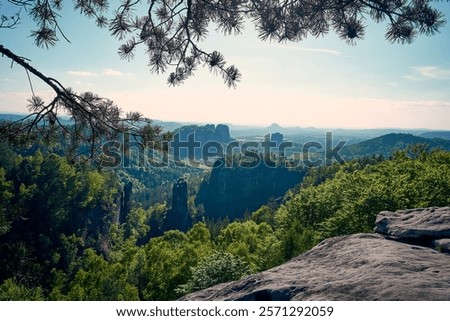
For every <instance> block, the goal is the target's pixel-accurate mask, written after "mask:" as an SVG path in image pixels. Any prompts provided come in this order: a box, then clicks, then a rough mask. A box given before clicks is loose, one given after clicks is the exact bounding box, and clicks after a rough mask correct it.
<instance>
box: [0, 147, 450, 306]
mask: <svg viewBox="0 0 450 321" xmlns="http://www.w3.org/2000/svg"><path fill="white" fill-rule="evenodd" d="M121 175H122V176H123V175H124V174H123V173H122V174H121V173H119V172H117V171H111V170H108V171H107V170H104V169H102V168H97V167H95V166H93V165H91V164H90V163H89V162H79V161H78V162H73V161H71V160H70V159H69V158H66V157H64V156H63V155H58V154H56V153H53V152H52V151H51V150H45V149H42V148H35V149H33V150H32V151H30V150H19V149H17V148H13V147H11V146H9V145H8V144H6V143H2V144H1V145H0V300H174V299H177V298H179V297H181V296H182V295H184V294H187V293H189V292H192V291H195V290H198V289H202V288H206V287H209V286H211V285H213V284H216V283H219V282H224V281H229V280H235V279H239V278H241V277H243V276H245V275H248V274H251V273H255V272H258V271H262V270H266V269H268V268H270V267H273V266H276V265H278V264H281V263H283V262H285V261H287V260H289V259H291V258H292V257H294V256H296V255H298V254H299V253H302V252H304V251H306V250H309V249H310V248H312V247H313V246H314V245H316V244H318V243H319V242H321V241H322V240H324V239H325V238H328V237H332V236H337V235H345V234H351V233H358V232H370V231H372V230H373V227H374V220H375V215H376V214H377V213H378V212H379V211H382V210H398V209H405V208H412V207H425V206H448V205H450V152H447V151H442V150H432V151H428V150H427V149H425V148H423V147H422V146H412V147H408V148H407V149H404V150H398V151H396V152H395V153H394V154H393V155H392V156H391V157H390V158H387V159H385V158H384V157H364V158H361V159H358V160H352V161H349V162H347V163H345V164H334V165H333V166H328V167H320V168H315V169H310V170H309V171H308V173H307V175H306V176H305V178H304V179H303V181H302V183H301V184H300V185H299V186H297V187H296V188H294V189H291V190H290V191H289V192H288V193H287V194H286V195H285V196H284V198H283V200H282V202H281V203H280V202H275V201H274V200H273V199H271V200H269V201H268V203H267V204H266V205H263V206H262V207H260V208H259V209H257V210H255V211H253V212H251V213H247V214H246V215H245V216H244V217H242V218H239V219H236V220H234V221H229V220H226V219H225V220H222V221H220V222H219V221H209V220H208V219H207V217H201V215H200V218H199V219H198V220H197V221H196V223H195V224H194V225H193V226H192V227H191V228H190V229H189V230H187V231H185V232H182V231H179V230H169V231H166V232H165V233H164V234H163V235H161V236H158V237H149V233H150V225H151V224H150V222H151V221H152V219H155V217H156V218H157V217H161V216H163V215H164V213H165V212H167V202H162V203H161V202H156V203H155V204H153V205H151V204H146V205H145V206H143V204H142V203H141V202H139V197H138V198H136V199H134V200H131V201H130V202H131V205H130V208H129V211H128V212H127V213H126V216H125V217H124V218H123V219H121V218H120V216H121V211H123V208H122V209H121V207H122V206H123V199H122V198H123V177H121ZM127 175H129V174H127ZM191 176H195V175H191ZM134 177H135V178H134V179H135V180H137V178H136V177H138V175H134ZM196 177H197V178H195V179H193V181H194V182H196V183H195V184H194V185H195V186H197V187H198V186H199V185H200V179H199V178H198V177H199V176H196ZM157 179H160V177H157ZM144 185H145V184H143V186H144ZM195 192H196V190H195V188H194V189H193V190H192V191H191V192H190V194H191V195H190V196H189V197H190V207H192V209H191V212H195V210H196V208H195V205H193V204H194V198H195ZM122 214H123V213H122ZM191 214H192V215H193V214H198V213H191Z"/></svg>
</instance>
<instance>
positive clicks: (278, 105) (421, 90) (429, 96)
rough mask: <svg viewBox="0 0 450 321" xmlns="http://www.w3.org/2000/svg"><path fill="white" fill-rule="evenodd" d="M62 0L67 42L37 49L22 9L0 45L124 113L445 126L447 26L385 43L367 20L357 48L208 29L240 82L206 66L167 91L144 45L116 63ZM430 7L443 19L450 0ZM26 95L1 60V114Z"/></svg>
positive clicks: (102, 37)
mask: <svg viewBox="0 0 450 321" xmlns="http://www.w3.org/2000/svg"><path fill="white" fill-rule="evenodd" d="M66 2H67V3H66V6H67V7H66V8H65V10H64V11H63V13H62V19H61V27H62V29H63V30H64V32H65V34H66V35H67V37H68V38H69V39H70V41H71V43H70V44H69V43H67V42H65V41H64V40H61V41H60V42H59V43H58V45H57V46H56V47H54V48H51V49H49V50H46V49H40V48H37V47H35V46H34V45H33V40H32V38H30V37H28V35H29V33H30V29H33V26H32V23H31V22H30V21H29V18H28V17H26V16H24V15H22V16H23V18H24V19H23V20H22V23H21V25H19V26H18V27H17V28H16V29H15V30H4V29H3V30H2V29H0V44H3V45H4V46H5V47H7V48H9V49H11V50H12V51H14V52H15V53H16V54H18V55H21V56H24V57H27V58H29V59H31V64H32V65H33V66H35V67H36V68H37V69H39V70H41V71H42V72H43V73H45V74H46V75H48V76H51V77H53V78H56V79H58V80H60V81H61V83H63V84H64V85H66V86H69V87H72V88H74V89H75V90H76V91H78V92H81V91H93V92H96V93H98V94H99V95H101V96H104V97H108V98H110V99H112V100H114V101H115V102H116V103H117V104H118V105H119V106H121V107H122V109H124V110H125V111H129V110H137V111H140V112H142V113H143V114H144V115H145V116H147V117H150V118H154V119H161V120H173V121H185V122H202V123H206V122H212V123H219V122H228V123H235V124H249V125H268V124H270V123H273V122H277V123H279V124H281V125H283V126H303V127H308V126H315V127H341V128H381V127H396V128H430V129H450V117H449V115H450V41H449V39H450V24H449V23H447V24H446V25H445V27H444V28H443V29H442V31H441V33H440V34H438V35H436V36H433V37H426V36H420V37H418V38H417V39H416V40H415V41H414V42H413V43H412V44H411V45H398V44H390V43H388V42H387V41H386V40H384V31H385V27H384V25H375V24H373V23H371V22H367V23H368V24H369V27H368V29H367V31H366V37H365V40H362V41H359V42H358V44H357V45H356V46H348V45H347V44H346V43H345V42H342V41H341V40H339V38H338V37H337V36H336V35H334V34H330V35H328V36H326V37H324V38H320V39H314V38H311V39H307V40H305V41H302V42H298V43H287V44H278V43H269V42H261V41H259V40H258V37H257V35H256V33H255V32H254V31H253V30H252V28H251V26H250V25H248V27H247V28H246V30H245V31H244V34H243V35H240V36H237V37H235V36H228V37H225V36H221V35H217V34H214V33H212V34H211V35H210V37H209V38H208V39H207V41H205V42H204V44H203V49H205V50H211V51H212V50H216V49H218V50H219V51H221V52H222V53H223V54H224V55H225V58H226V60H227V61H228V62H230V63H233V64H235V65H236V66H237V67H238V68H239V69H240V71H241V73H242V74H243V79H242V81H241V82H240V83H239V84H238V86H237V88H236V89H228V88H227V87H226V86H225V85H224V84H223V81H222V79H221V78H220V77H218V76H214V75H213V74H211V73H209V71H207V70H206V69H200V70H198V71H197V72H196V73H195V74H196V76H195V77H193V78H191V79H189V80H187V81H186V83H185V84H184V85H181V86H179V87H175V88H172V87H168V86H167V84H166V78H167V76H168V75H167V74H165V75H162V76H161V75H155V74H151V73H150V71H149V68H148V66H147V59H146V57H145V54H144V52H143V50H144V48H141V50H140V51H139V53H138V54H137V56H136V59H135V60H133V61H131V62H127V61H123V60H121V59H120V58H119V56H118V55H117V53H116V52H117V48H118V46H119V45H120V42H119V41H118V40H116V39H114V38H112V37H111V36H110V35H109V33H108V31H107V30H106V29H98V28H96V27H95V26H94V22H93V21H90V20H88V19H87V18H85V17H82V16H80V15H79V14H77V13H74V12H73V9H72V7H71V6H72V2H71V1H66ZM435 6H436V7H438V8H440V9H442V10H443V11H444V12H445V14H446V17H447V20H450V3H448V2H439V1H437V2H436V3H435ZM5 10H6V8H5V7H1V8H0V14H2V13H5ZM33 85H34V89H35V91H36V92H37V94H38V95H40V96H42V97H44V98H45V97H50V96H49V95H51V92H50V91H49V89H48V88H47V87H46V86H45V85H43V84H42V83H40V82H39V80H38V79H36V78H33ZM30 96H31V91H30V86H29V84H28V80H27V75H26V73H25V71H24V70H23V69H22V68H21V67H19V66H17V65H14V66H13V67H12V68H11V62H10V61H9V60H8V59H6V58H2V57H0V112H22V113H23V112H26V111H27V110H26V99H27V98H29V97H30Z"/></svg>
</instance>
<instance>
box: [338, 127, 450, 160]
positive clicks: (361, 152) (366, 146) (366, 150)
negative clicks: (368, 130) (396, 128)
mask: <svg viewBox="0 0 450 321" xmlns="http://www.w3.org/2000/svg"><path fill="white" fill-rule="evenodd" d="M415 144H426V145H428V146H429V148H441V149H444V150H450V140H446V139H441V138H432V139H430V138H424V137H419V136H414V135H412V134H394V133H391V134H387V135H383V136H380V137H377V138H373V139H369V140H366V141H363V142H360V143H357V144H353V145H348V146H345V147H344V148H343V149H342V150H341V152H340V154H341V156H343V157H346V158H352V157H358V156H371V155H383V156H389V155H391V154H392V153H393V152H394V151H395V150H398V149H404V148H405V147H407V146H408V145H415Z"/></svg>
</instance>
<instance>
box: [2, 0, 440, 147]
mask: <svg viewBox="0 0 450 321" xmlns="http://www.w3.org/2000/svg"><path fill="white" fill-rule="evenodd" d="M63 2H64V3H67V1H63V0H8V3H9V4H11V5H14V6H17V8H18V11H17V14H16V15H13V16H11V17H6V16H3V17H2V18H1V20H0V28H2V29H5V28H7V29H8V28H14V27H15V26H16V25H17V24H18V23H20V19H21V18H22V16H21V14H23V12H26V14H27V15H28V16H30V17H31V18H32V19H33V21H34V22H35V23H36V27H37V29H36V30H33V31H32V32H31V36H32V37H33V38H34V43H35V44H36V45H37V46H39V47H46V48H48V47H51V46H54V45H55V44H56V43H57V42H58V41H59V40H60V38H61V37H62V38H63V39H65V40H67V41H69V39H68V37H67V36H66V35H65V34H64V33H63V30H62V29H61V28H60V25H59V23H58V21H59V19H63V17H61V16H60V13H61V9H62V5H63ZM430 3H431V1H429V0H302V1H295V0H149V1H148V3H147V2H145V3H144V1H140V0H122V1H120V4H119V5H118V7H117V8H111V5H110V2H109V1H108V0H74V8H75V10H77V11H79V12H80V14H82V15H84V16H86V17H88V18H91V19H93V20H95V23H96V25H97V26H99V27H105V28H108V29H109V31H110V32H111V35H112V36H113V37H116V38H117V39H119V40H120V41H122V42H123V43H122V45H120V47H119V48H118V54H119V56H120V57H121V58H123V59H127V60H132V59H133V57H134V56H135V52H136V50H137V48H138V47H144V49H145V51H146V53H147V54H148V57H149V66H150V71H151V72H152V73H166V72H169V77H168V80H167V82H168V84H169V85H172V86H175V85H179V84H182V83H183V82H184V81H185V80H186V79H188V78H189V77H191V76H192V75H193V74H194V71H195V70H196V69H197V68H199V67H201V66H204V67H207V68H208V69H209V70H210V71H211V72H212V73H213V74H217V75H220V76H221V77H222V78H223V80H224V83H225V84H226V85H227V86H228V87H235V86H236V85H237V82H239V80H240V79H241V77H242V76H241V73H240V71H239V70H238V68H236V67H235V66H234V65H229V64H227V62H226V60H225V57H224V56H223V55H222V54H221V53H220V52H219V51H217V50H216V51H213V52H206V51H204V50H202V49H201V43H202V41H203V40H204V39H206V38H207V37H208V33H209V31H210V30H211V29H212V28H214V27H215V29H216V30H217V31H218V32H220V33H222V34H225V35H236V34H240V33H242V32H243V29H244V24H245V22H246V21H251V23H252V24H253V26H254V27H255V29H256V30H257V31H258V34H259V38H260V39H262V40H271V41H277V42H286V41H293V42H296V41H301V40H302V39H304V38H306V37H308V36H312V37H319V36H322V35H325V34H327V33H329V32H331V31H333V32H335V33H336V34H338V35H339V37H340V38H341V39H342V40H343V41H345V42H347V43H348V44H350V45H354V44H355V43H356V41H357V40H359V39H363V38H364V34H365V30H366V27H367V26H366V24H365V22H366V21H367V20H373V21H375V22H377V23H382V22H384V23H386V25H387V29H386V34H385V37H386V39H387V40H388V41H390V42H399V43H402V44H403V43H410V42H412V41H413V40H414V38H415V37H416V36H417V35H419V34H424V35H427V36H430V35H433V34H435V33H436V32H438V31H439V29H440V27H442V25H443V24H444V23H445V19H444V16H443V14H442V13H441V12H440V11H438V10H436V9H435V8H433V7H432V6H431V4H430ZM1 53H2V54H3V55H4V56H6V57H8V58H10V59H12V60H13V62H15V63H17V64H19V65H21V66H22V67H24V68H25V70H27V72H30V73H32V74H34V75H35V76H37V77H38V78H40V79H41V80H42V81H44V82H45V83H46V84H47V85H48V86H50V87H51V88H52V89H53V90H54V92H55V98H54V99H53V100H52V102H51V103H50V104H47V105H46V104H45V103H43V101H42V99H40V98H39V97H35V96H33V98H32V99H31V100H30V110H31V111H32V114H31V115H30V117H31V116H35V118H34V121H32V122H31V123H28V125H27V126H28V127H27V126H25V127H24V128H23V129H30V128H34V127H36V126H37V125H38V124H40V123H41V122H42V121H44V120H48V122H49V123H50V124H52V123H53V124H57V125H59V127H60V128H64V126H62V124H61V123H60V122H59V121H58V117H57V116H58V112H59V110H61V109H62V110H64V111H65V112H67V113H68V114H69V115H71V116H72V117H73V119H74V120H75V121H76V122H78V123H77V124H76V126H75V127H77V126H79V127H78V128H83V129H84V128H88V129H90V130H91V131H92V133H91V135H92V137H89V138H88V140H95V139H96V138H98V137H97V136H98V134H96V133H101V132H102V131H113V132H117V131H119V132H120V131H124V130H126V126H124V123H126V122H127V121H129V120H130V118H129V119H127V118H125V119H122V118H121V116H120V109H119V108H118V107H117V106H115V105H114V104H113V103H112V102H111V101H109V100H107V99H101V98H99V97H97V96H96V95H94V94H92V93H86V94H82V95H77V94H75V93H74V92H72V91H71V90H70V89H66V88H64V87H63V86H62V85H61V84H60V83H58V82H57V81H56V80H55V79H52V78H49V77H46V76H44V75H42V74H41V73H40V72H38V71H37V70H36V69H34V68H33V67H31V66H30V65H29V64H28V63H27V62H26V61H25V59H24V58H21V57H19V56H17V55H15V54H14V53H12V52H11V51H9V50H8V49H7V48H5V47H3V46H2V47H1ZM139 118H140V115H138V114H133V117H131V120H135V121H136V120H138V119H139ZM11 125H12V124H11ZM10 127H11V126H10ZM10 127H9V128H10ZM150 132H158V131H150ZM159 133H160V131H159ZM77 137H78V134H77ZM83 138H86V137H83Z"/></svg>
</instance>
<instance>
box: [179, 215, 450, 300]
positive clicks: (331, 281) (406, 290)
mask: <svg viewBox="0 0 450 321" xmlns="http://www.w3.org/2000/svg"><path fill="white" fill-rule="evenodd" d="M411 213H415V214H414V216H415V215H418V216H421V215H422V214H421V213H423V215H424V216H427V217H428V219H427V220H431V222H426V220H421V219H420V217H419V218H413V217H411V216H410V215H409V214H411ZM430 213H436V214H433V215H431V214H430ZM386 214H387V213H386V212H382V213H381V214H380V217H379V219H377V222H380V221H382V220H383V219H384V218H386V217H387V215H386ZM393 214H395V215H392V213H391V214H390V215H391V216H392V217H395V218H396V220H397V219H398V221H399V222H402V221H403V222H408V225H407V226H408V227H409V229H414V230H419V229H420V230H426V231H427V232H426V235H427V236H428V235H435V234H434V233H433V231H441V230H443V229H442V228H441V223H438V221H437V220H438V219H437V217H438V216H440V217H441V220H442V223H443V224H446V223H445V222H446V217H447V215H448V214H450V208H440V209H438V208H434V209H421V210H419V209H417V210H414V211H401V212H396V213H393ZM429 214H430V215H429ZM402 218H403V219H402ZM412 222H417V226H418V227H414V226H415V225H414V224H413V223H412ZM391 226H392V225H391ZM405 226H406V225H405ZM424 226H427V228H426V229H425V228H424ZM433 226H434V228H432V227H433ZM388 231H389V230H388ZM413 235H415V234H414V233H413ZM439 235H442V234H439ZM396 236H397V234H396ZM182 299H183V300H414V301H415V300H450V255H448V254H444V253H441V252H440V251H436V250H434V249H433V248H429V247H425V246H418V245H414V244H409V243H407V242H406V241H405V240H402V241H401V242H398V241H396V240H395V239H393V238H392V237H391V236H388V235H380V234H356V235H351V236H344V237H336V238H330V239H327V240H325V241H323V242H322V243H320V244H319V245H317V246H316V247H314V248H313V249H311V250H310V251H308V252H306V253H304V254H302V255H300V256H298V257H297V258H295V259H293V260H291V261H289V262H287V263H285V264H283V265H281V266H278V267H275V268H273V269H270V270H267V271H264V272H261V273H258V274H255V275H252V276H249V277H247V278H245V279H242V280H239V281H234V282H229V283H224V284H219V285H216V286H214V287H211V288H209V289H205V290H201V291H198V292H195V293H191V294H189V295H187V296H185V297H183V298H182Z"/></svg>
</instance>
